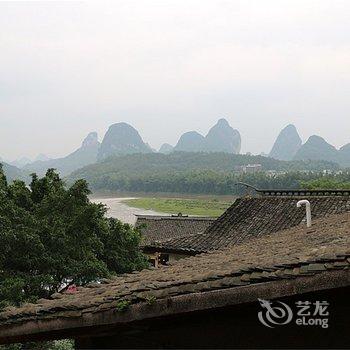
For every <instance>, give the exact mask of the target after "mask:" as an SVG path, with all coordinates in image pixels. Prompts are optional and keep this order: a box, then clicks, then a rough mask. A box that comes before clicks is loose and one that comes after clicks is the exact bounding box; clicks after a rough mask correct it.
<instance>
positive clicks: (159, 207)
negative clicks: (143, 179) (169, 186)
mask: <svg viewBox="0 0 350 350" xmlns="http://www.w3.org/2000/svg"><path fill="white" fill-rule="evenodd" d="M233 201H234V199H232V197H230V199H228V198H226V199H223V198H217V197H214V198H213V197H212V198H208V197H207V198H203V197H202V198H201V197H199V198H198V197H197V198H159V197H158V198H129V199H126V198H125V199H123V200H122V203H124V204H126V205H128V206H130V207H134V208H139V209H145V210H152V211H156V212H162V213H165V212H166V213H171V214H178V213H182V214H184V215H196V216H212V217H217V216H220V215H221V214H222V213H223V212H224V211H225V210H226V209H227V208H228V207H229V206H230V205H231V204H232V203H233Z"/></svg>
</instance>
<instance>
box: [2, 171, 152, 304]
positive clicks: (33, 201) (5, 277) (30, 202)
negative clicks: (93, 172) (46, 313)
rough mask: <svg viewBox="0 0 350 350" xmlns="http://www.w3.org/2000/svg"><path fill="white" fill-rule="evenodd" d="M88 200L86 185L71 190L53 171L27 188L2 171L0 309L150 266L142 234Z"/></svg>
mask: <svg viewBox="0 0 350 350" xmlns="http://www.w3.org/2000/svg"><path fill="white" fill-rule="evenodd" d="M89 194H90V191H89V188H88V185H87V183H86V182H85V181H84V180H78V181H76V182H75V183H74V184H73V185H72V186H70V187H69V188H67V187H66V186H65V184H64V182H63V181H62V180H61V179H60V177H59V175H58V174H57V173H56V172H55V171H54V170H53V169H49V170H48V171H47V173H46V175H45V176H44V177H42V178H38V176H36V175H35V174H33V175H32V180H31V182H30V184H29V186H28V187H27V186H26V184H25V183H24V182H22V181H18V180H17V181H14V182H13V183H12V184H8V182H7V180H6V177H5V175H4V173H3V171H2V169H1V168H0V306H5V305H8V304H19V303H21V302H24V301H34V300H36V299H38V298H42V297H48V296H49V295H51V294H52V293H54V292H58V291H60V290H61V289H62V288H63V287H64V286H66V285H67V284H72V283H74V284H77V285H81V284H84V283H87V282H90V281H94V280H98V279H99V278H103V277H108V276H110V275H111V274H116V273H125V272H131V271H133V270H135V269H141V268H144V267H145V266H147V261H146V259H145V257H144V256H143V255H142V253H141V252H140V250H139V242H140V233H139V232H138V231H137V230H135V229H134V228H133V227H132V226H130V225H128V224H123V223H121V222H120V221H118V220H116V219H113V218H106V216H105V214H106V207H105V206H104V205H102V204H95V203H92V202H90V201H89V198H88V195H89Z"/></svg>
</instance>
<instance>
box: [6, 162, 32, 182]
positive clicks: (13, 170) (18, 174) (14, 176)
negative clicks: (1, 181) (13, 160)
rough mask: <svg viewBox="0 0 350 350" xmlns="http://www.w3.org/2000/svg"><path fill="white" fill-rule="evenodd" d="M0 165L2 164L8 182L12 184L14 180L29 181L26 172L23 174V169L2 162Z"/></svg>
mask: <svg viewBox="0 0 350 350" xmlns="http://www.w3.org/2000/svg"><path fill="white" fill-rule="evenodd" d="M0 163H1V164H2V168H3V170H4V174H5V176H6V178H7V181H9V182H11V181H13V180H27V176H26V174H25V172H23V171H22V170H21V169H19V168H17V167H15V166H13V165H10V164H7V163H5V162H3V161H2V160H0Z"/></svg>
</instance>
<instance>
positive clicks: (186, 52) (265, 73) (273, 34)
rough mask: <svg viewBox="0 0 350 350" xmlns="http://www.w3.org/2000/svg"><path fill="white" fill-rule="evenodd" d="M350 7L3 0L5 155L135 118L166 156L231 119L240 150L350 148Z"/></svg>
mask: <svg viewBox="0 0 350 350" xmlns="http://www.w3.org/2000/svg"><path fill="white" fill-rule="evenodd" d="M349 112H350V1H347V0H344V1H341V0H329V1H327V0H315V1H313V0H300V1H299V0H291V1H288V0H263V1H262V0H255V1H254V0H227V1H225V0H217V1H216V0H207V1H206V0H171V1H169V0H159V1H155V0H143V1H141V0H135V1H132V0H126V1H118V0H115V1H111V2H103V1H96V2H7V3H6V2H0V121H1V129H0V156H1V157H3V158H10V159H13V158H16V157H20V156H28V157H35V156H36V155H37V154H38V153H45V154H47V155H49V156H51V157H53V156H55V157H56V156H63V155H65V154H67V153H69V152H71V151H73V150H74V149H75V148H77V147H78V146H79V145H80V143H81V141H82V139H83V138H84V137H85V135H86V134H87V133H88V132H90V131H97V132H98V133H99V137H100V139H102V138H103V135H104V133H105V131H106V130H107V128H108V126H109V125H110V124H112V123H115V122H120V121H125V122H128V123H130V124H131V125H133V126H134V127H135V128H136V129H137V130H138V131H139V132H140V134H141V136H142V137H143V139H144V141H145V142H149V143H150V144H151V146H152V147H156V148H158V147H159V146H160V145H161V144H162V143H164V142H168V143H171V144H175V143H176V141H177V140H178V138H179V136H180V135H181V134H182V133H183V132H186V131H189V130H197V131H199V132H201V133H203V134H205V133H206V132H207V131H208V129H209V128H210V127H211V126H212V125H213V124H214V123H215V122H216V120H217V119H218V118H220V117H225V118H226V119H227V120H228V121H229V123H230V124H231V125H232V126H233V127H235V128H237V129H238V130H239V131H240V132H241V135H242V141H243V142H242V147H243V149H242V151H243V152H246V151H250V152H253V153H260V152H262V151H264V152H268V151H269V150H270V148H271V146H272V144H273V141H274V139H275V138H276V136H277V134H278V132H279V131H280V129H281V128H282V127H284V126H286V125H287V124H288V123H294V124H295V125H296V126H297V128H298V129H299V132H300V134H301V136H302V138H303V139H304V140H306V139H307V137H308V136H310V135H312V134H319V135H321V136H323V137H324V138H326V139H327V141H329V142H330V143H332V144H334V145H336V146H337V147H339V146H341V145H343V144H345V143H348V142H350V113H349Z"/></svg>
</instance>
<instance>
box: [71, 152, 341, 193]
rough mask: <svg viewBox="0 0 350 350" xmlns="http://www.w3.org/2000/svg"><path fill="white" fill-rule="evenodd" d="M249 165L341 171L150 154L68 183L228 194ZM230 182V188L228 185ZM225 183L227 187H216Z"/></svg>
mask: <svg viewBox="0 0 350 350" xmlns="http://www.w3.org/2000/svg"><path fill="white" fill-rule="evenodd" d="M247 164H261V165H262V168H263V170H266V171H267V170H276V171H299V170H300V171H302V170H313V171H322V170H324V169H337V168H338V166H337V165H336V164H334V163H331V162H324V161H289V162H287V161H279V160H276V159H272V158H267V157H263V156H249V155H235V154H227V153H187V152H174V153H171V154H168V155H165V154H159V153H150V154H133V155H127V156H121V157H111V158H108V159H106V160H104V161H102V162H99V163H96V164H92V165H89V166H86V167H84V168H82V169H79V170H77V171H75V172H74V173H72V174H71V175H70V176H69V177H68V179H67V180H68V182H71V181H73V180H77V179H86V180H87V181H88V182H89V184H90V186H91V188H92V189H94V190H116V191H117V190H120V191H146V192H147V191H151V192H192V193H225V192H229V191H230V190H229V189H228V188H229V187H230V188H231V184H232V183H234V182H236V181H237V175H235V174H234V171H235V170H237V166H241V165H247ZM228 179H230V180H228ZM228 181H229V182H230V185H227V182H228ZM223 182H224V183H226V185H225V186H223V187H222V186H221V187H220V189H219V188H216V187H217V186H218V185H219V183H221V184H222V183H223ZM215 188H216V189H215Z"/></svg>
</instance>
